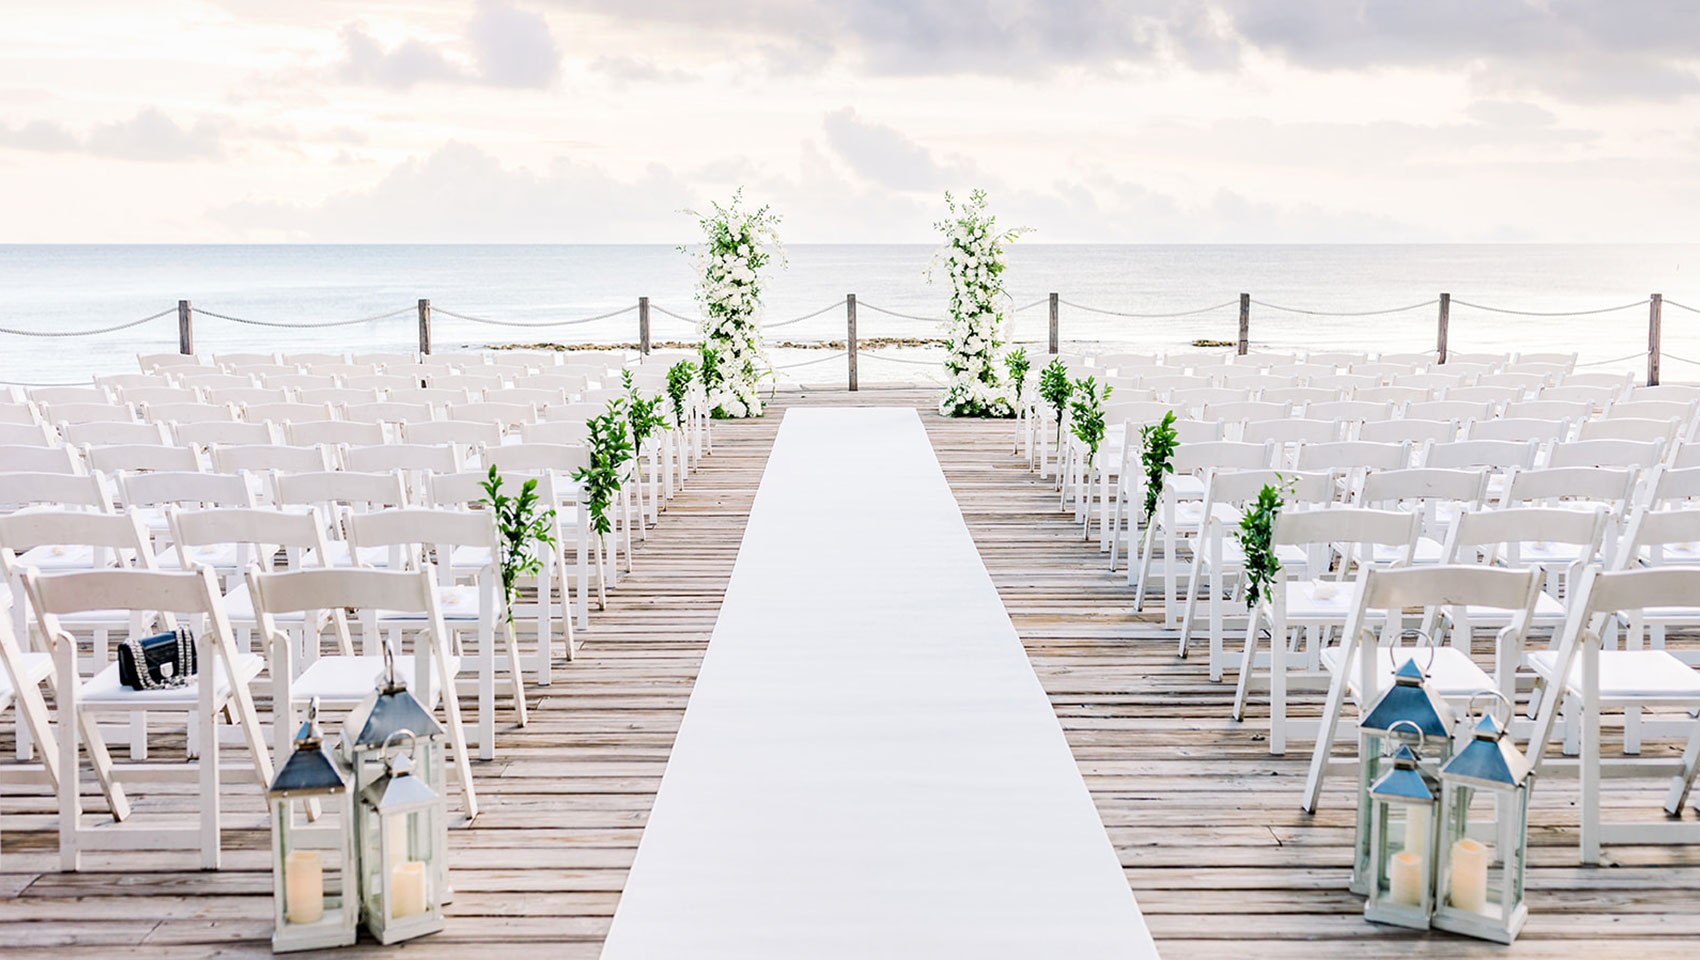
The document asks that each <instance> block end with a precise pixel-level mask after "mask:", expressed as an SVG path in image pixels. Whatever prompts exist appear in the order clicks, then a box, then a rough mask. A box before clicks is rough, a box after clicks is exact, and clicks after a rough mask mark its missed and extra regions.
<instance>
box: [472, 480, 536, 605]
mask: <svg viewBox="0 0 1700 960" xmlns="http://www.w3.org/2000/svg"><path fill="white" fill-rule="evenodd" d="M480 486H482V487H483V488H484V496H485V499H483V500H480V501H478V504H479V506H483V507H488V508H490V510H491V511H492V512H493V513H494V514H495V518H496V530H497V533H498V534H499V537H500V546H501V551H500V555H499V556H498V557H497V558H496V559H497V563H498V565H499V566H500V568H501V574H502V606H503V608H504V609H506V611H507V615H508V626H509V628H510V629H511V628H512V626H513V622H514V601H515V600H517V599H518V598H519V578H520V577H523V576H536V575H537V574H538V573H540V572H541V571H542V570H543V557H542V554H541V550H540V549H539V548H542V547H553V546H554V545H555V511H554V510H553V509H549V510H542V511H539V510H538V504H539V503H540V502H541V498H539V497H538V496H537V479H536V478H535V477H533V478H531V479H528V480H526V481H525V483H523V484H521V485H520V488H519V495H518V496H513V497H510V496H508V495H507V494H505V493H503V492H502V475H501V474H500V473H498V472H497V471H496V467H495V465H494V464H492V465H491V466H490V475H489V477H488V478H487V479H486V480H484V481H483V483H481V484H480Z"/></svg>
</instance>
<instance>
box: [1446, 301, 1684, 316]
mask: <svg viewBox="0 0 1700 960" xmlns="http://www.w3.org/2000/svg"><path fill="white" fill-rule="evenodd" d="M1649 302H1650V301H1647V300H1637V301H1635V302H1634V303H1625V304H1622V305H1619V306H1616V307H1601V308H1599V309H1598V310H1507V309H1506V308H1504V307H1486V306H1483V305H1481V304H1479V303H1470V302H1469V301H1467V300H1459V299H1456V298H1454V299H1453V301H1452V303H1453V304H1454V305H1456V306H1460V307H1470V308H1472V309H1475V310H1486V311H1487V312H1489V313H1509V314H1512V315H1513V316H1518V317H1590V316H1593V315H1594V314H1597V313H1616V312H1618V311H1619V310H1629V309H1631V308H1634V307H1644V306H1646V305H1647V304H1648V303H1649ZM1665 302H1666V303H1669V302H1670V301H1668V300H1667V301H1665Z"/></svg>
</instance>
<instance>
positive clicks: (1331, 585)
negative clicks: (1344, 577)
mask: <svg viewBox="0 0 1700 960" xmlns="http://www.w3.org/2000/svg"><path fill="white" fill-rule="evenodd" d="M1279 586H1280V587H1281V588H1282V589H1283V590H1285V591H1286V596H1287V620H1288V622H1289V623H1291V622H1294V621H1300V620H1321V621H1329V622H1334V621H1340V622H1344V621H1345V619H1346V615H1347V614H1348V613H1350V612H1351V610H1352V602H1353V601H1352V598H1353V594H1354V593H1355V592H1356V591H1357V582H1356V581H1347V582H1345V583H1337V582H1335V581H1333V580H1287V581H1284V582H1282V583H1281V584H1279Z"/></svg>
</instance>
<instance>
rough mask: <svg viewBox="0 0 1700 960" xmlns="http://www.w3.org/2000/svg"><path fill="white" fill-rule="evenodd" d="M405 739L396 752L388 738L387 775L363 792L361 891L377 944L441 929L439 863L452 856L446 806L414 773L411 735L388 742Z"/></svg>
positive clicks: (402, 733) (405, 733) (401, 734)
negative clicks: (403, 748)
mask: <svg viewBox="0 0 1700 960" xmlns="http://www.w3.org/2000/svg"><path fill="white" fill-rule="evenodd" d="M404 737H405V738H406V739H407V741H408V752H407V753H401V752H400V751H397V752H395V753H393V754H392V753H390V752H389V742H386V743H385V744H384V747H383V752H384V766H385V770H384V774H383V776H380V777H379V778H378V779H377V780H375V781H373V782H372V785H371V786H369V787H367V788H366V789H365V790H362V791H361V792H360V806H359V811H358V815H359V821H358V822H359V825H360V828H359V842H360V895H361V901H362V907H363V908H364V913H365V916H366V929H367V930H368V931H370V932H371V934H372V936H373V937H375V938H377V940H378V942H379V943H397V942H399V941H402V940H411V939H413V938H414V937H420V936H424V935H425V934H428V933H436V932H437V931H439V930H441V929H443V907H442V900H441V899H440V898H439V897H438V896H437V893H438V889H439V888H438V885H437V871H436V869H435V867H436V865H437V864H440V863H441V862H442V861H443V860H445V859H447V855H448V851H447V850H446V849H444V848H443V847H442V846H440V845H439V843H438V840H439V838H440V837H441V834H440V833H439V832H438V830H437V821H439V820H441V819H442V818H443V816H444V815H445V813H446V804H445V803H444V801H443V796H442V794H440V793H437V792H436V791H435V790H432V789H431V787H430V785H428V784H427V783H425V781H423V780H421V779H419V778H418V777H416V776H414V775H413V758H412V756H411V755H412V753H413V751H414V749H415V747H416V746H417V740H416V739H415V738H414V736H413V734H412V733H411V732H410V731H407V730H399V731H397V732H396V733H395V734H393V735H392V736H391V737H390V742H393V741H395V740H398V739H401V738H404Z"/></svg>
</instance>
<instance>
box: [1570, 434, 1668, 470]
mask: <svg viewBox="0 0 1700 960" xmlns="http://www.w3.org/2000/svg"><path fill="white" fill-rule="evenodd" d="M1664 454H1665V442H1664V441H1663V440H1646V441H1641V440H1572V441H1571V442H1569V443H1557V444H1553V447H1552V450H1551V452H1550V453H1548V455H1547V465H1548V466H1551V467H1624V466H1629V467H1640V468H1641V469H1643V470H1651V469H1652V468H1653V467H1654V465H1656V464H1657V463H1658V462H1659V461H1660V460H1661V459H1663V457H1664Z"/></svg>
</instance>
